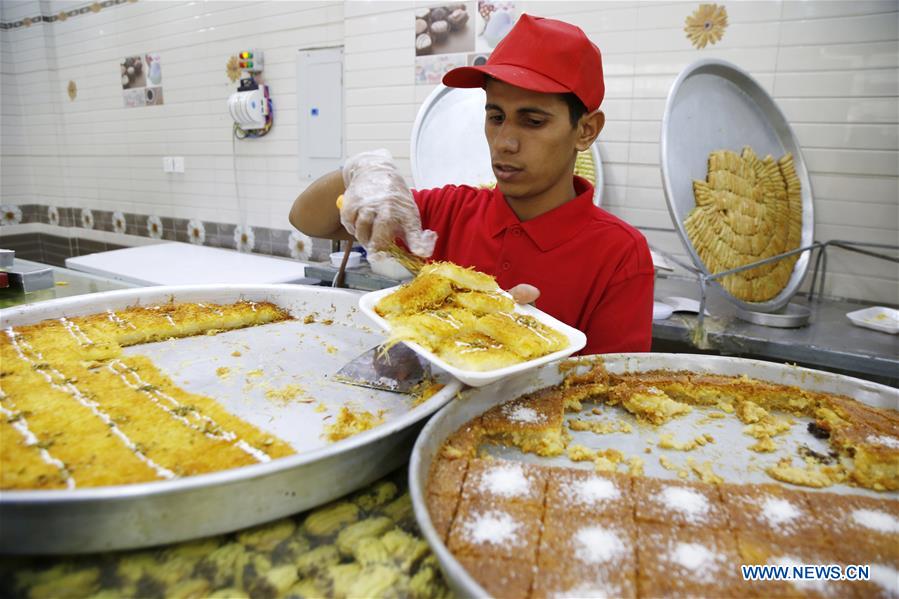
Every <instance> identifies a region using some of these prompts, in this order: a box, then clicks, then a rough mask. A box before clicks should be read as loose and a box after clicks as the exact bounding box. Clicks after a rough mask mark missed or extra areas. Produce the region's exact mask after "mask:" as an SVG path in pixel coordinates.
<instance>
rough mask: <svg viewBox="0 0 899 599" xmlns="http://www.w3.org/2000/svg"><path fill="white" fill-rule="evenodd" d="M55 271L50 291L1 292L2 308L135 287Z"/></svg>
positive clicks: (72, 272)
mask: <svg viewBox="0 0 899 599" xmlns="http://www.w3.org/2000/svg"><path fill="white" fill-rule="evenodd" d="M16 264H25V265H31V266H36V267H47V265H46V264H42V263H40V262H32V261H30V260H20V259H18V258H17V259H16ZM49 268H51V269H52V270H53V278H54V280H55V284H54V286H53V287H51V288H48V289H42V290H40V291H33V292H31V293H25V292H23V291H14V290H12V289H8V290H3V291H2V292H0V308H10V307H12V306H19V305H24V304H33V303H35V302H41V301H46V300H51V299H60V298H64V297H73V296H76V295H84V294H87V293H98V292H101V291H112V290H115V289H127V288H130V287H134V286H135V285H133V284H131V283H125V282H122V281H114V280H112V279H107V278H104V277H98V276H96V275H89V274H86V273H81V272H77V271H74V270H69V269H68V268H59V267H56V266H51V267H49Z"/></svg>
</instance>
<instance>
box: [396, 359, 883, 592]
mask: <svg viewBox="0 0 899 599" xmlns="http://www.w3.org/2000/svg"><path fill="white" fill-rule="evenodd" d="M603 357H604V359H605V366H606V369H607V370H608V371H609V372H612V373H623V372H643V371H650V370H659V369H663V370H689V371H692V372H700V373H715V374H722V375H733V376H740V375H746V376H749V377H752V378H756V379H759V380H765V381H771V382H773V383H781V384H786V385H795V386H799V387H802V388H804V389H808V390H814V391H822V392H828V393H837V394H842V395H848V396H850V397H854V398H855V399H856V400H858V401H861V402H864V403H867V404H869V405H873V406H878V407H884V408H886V407H888V408H893V409H896V408H897V407H899V389H894V388H892V387H887V386H885V385H878V384H876V383H871V382H869V381H863V380H861V379H855V378H851V377H847V376H842V375H838V374H832V373H828V372H820V371H816V370H809V369H806V368H798V367H795V366H790V365H784V364H775V363H772V362H762V361H758V360H747V359H743V358H731V357H726V356H701V355H695V354H661V353H660V354H608V355H606V356H603ZM572 360H574V361H576V360H577V358H572ZM561 380H562V375H561V374H559V369H558V364H547V365H546V366H542V367H541V368H540V369H539V370H537V371H531V372H530V373H528V374H526V375H522V376H519V377H515V378H509V379H504V380H502V381H499V382H497V383H494V384H492V385H488V386H485V387H480V388H478V389H475V390H470V391H466V392H464V393H463V397H462V399H461V400H460V401H456V402H453V403H452V404H450V405H448V406H447V407H446V408H444V409H443V410H441V411H440V412H439V413H437V415H435V416H434V417H433V418H431V419H430V420H429V421H428V423H427V424H426V425H425V427H424V429H422V432H421V434H420V435H419V437H418V440H417V441H416V442H415V449H414V450H413V452H412V460H411V461H410V463H409V489H410V493H411V496H412V503H413V506H414V509H415V517H416V518H417V520H418V524H419V526H420V528H421V530H422V533H423V534H424V536H425V538H426V539H427V540H428V543H430V545H431V548H432V549H433V551H434V554H435V555H436V556H437V559H438V560H439V562H440V566H441V568H442V569H443V572H444V574H445V575H446V579H447V582H448V583H449V585H450V587H451V588H452V589H453V590H454V591H455V592H456V594H458V595H459V596H460V597H486V596H487V592H486V591H485V590H484V589H483V588H481V586H480V585H479V584H478V583H477V582H475V580H474V579H473V578H472V577H471V576H470V575H469V574H468V573H467V572H466V571H465V569H464V568H463V567H462V565H461V564H460V563H459V562H458V561H456V559H455V557H453V554H452V553H451V552H450V551H449V549H448V548H447V547H446V545H445V544H444V543H443V541H442V540H441V539H440V536H439V535H438V534H437V531H436V530H435V529H434V526H433V524H432V523H431V518H430V515H429V514H428V508H427V504H426V502H425V497H426V494H427V489H426V485H427V480H428V473H429V471H430V468H431V463H432V462H433V460H434V458H435V456H436V455H437V452H438V451H439V449H440V447H441V445H442V444H443V442H444V441H445V440H446V438H447V437H448V436H449V435H451V434H452V433H453V432H455V431H456V430H457V429H458V428H459V427H460V426H462V425H463V424H465V423H466V422H468V421H469V420H471V419H472V418H474V417H476V416H478V415H480V414H482V413H483V412H485V411H486V410H488V409H490V408H491V407H493V406H495V405H497V404H499V403H502V402H504V401H508V400H510V399H513V398H516V397H519V396H520V395H522V394H524V393H527V392H529V391H533V390H535V389H539V388H541V387H544V386H547V385H553V384H556V383H558V382H560V381H561ZM716 434H717V433H716ZM719 443H720V444H721V446H722V447H723V446H726V445H727V444H726V439H719ZM669 476H671V475H670V474H669ZM768 482H773V481H771V480H768ZM843 490H844V491H845V490H847V488H845V487H843ZM837 492H839V491H837Z"/></svg>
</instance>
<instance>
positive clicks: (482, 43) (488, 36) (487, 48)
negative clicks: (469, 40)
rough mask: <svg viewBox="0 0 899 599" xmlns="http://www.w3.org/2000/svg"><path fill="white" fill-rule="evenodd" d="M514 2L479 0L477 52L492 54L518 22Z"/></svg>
mask: <svg viewBox="0 0 899 599" xmlns="http://www.w3.org/2000/svg"><path fill="white" fill-rule="evenodd" d="M518 17H519V14H518V10H517V9H516V7H515V3H514V2H494V1H493V0H478V11H477V18H476V21H477V24H476V28H477V36H476V37H475V52H487V53H489V52H492V51H493V49H494V48H496V45H497V44H498V43H500V42H501V41H502V39H503V38H504V37H506V34H507V33H509V31H510V30H511V29H512V26H513V25H515V22H516V21H518Z"/></svg>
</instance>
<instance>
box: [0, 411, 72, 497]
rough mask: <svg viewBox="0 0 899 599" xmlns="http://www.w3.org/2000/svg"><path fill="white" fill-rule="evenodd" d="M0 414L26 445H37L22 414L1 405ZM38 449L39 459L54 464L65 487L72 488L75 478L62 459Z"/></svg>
mask: <svg viewBox="0 0 899 599" xmlns="http://www.w3.org/2000/svg"><path fill="white" fill-rule="evenodd" d="M0 414H2V415H3V416H4V417H5V418H6V419H7V421H8V422H9V423H10V424H12V426H13V428H14V429H16V430H17V431H19V434H20V435H22V438H23V439H25V445H26V446H28V447H34V446H35V445H39V443H40V441H38V438H37V436H35V434H34V433H33V432H31V429H29V428H28V421H27V420H25V417H24V416H23V415H22V414H16V413H15V412H13V411H11V410H7V409H6V408H4V407H3V406H0ZM13 418H15V420H13ZM38 451H39V452H40V456H41V459H42V460H43V461H44V463H46V464H50V465H51V466H55V467H56V468H57V469H58V470H59V474H60V475H61V476H63V477H64V478H65V480H66V488H67V489H74V488H75V479H73V478H72V476H71V475H70V474H69V471H68V469H67V468H66V465H65V464H64V463H63V462H62V460H60V459H58V458H54V457H53V456H52V455H50V452H49V451H47V450H46V449H44V448H43V447H38Z"/></svg>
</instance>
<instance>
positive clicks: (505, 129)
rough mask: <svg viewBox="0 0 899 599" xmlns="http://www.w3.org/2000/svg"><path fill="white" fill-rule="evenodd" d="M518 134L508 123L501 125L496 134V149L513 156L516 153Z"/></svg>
mask: <svg viewBox="0 0 899 599" xmlns="http://www.w3.org/2000/svg"><path fill="white" fill-rule="evenodd" d="M518 147H519V144H518V134H517V133H516V132H515V128H514V127H512V126H510V125H509V124H508V123H503V125H502V126H501V127H500V128H499V131H498V132H497V134H496V149H498V150H499V151H501V152H505V153H507V154H514V153H515V152H517V151H518Z"/></svg>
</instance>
